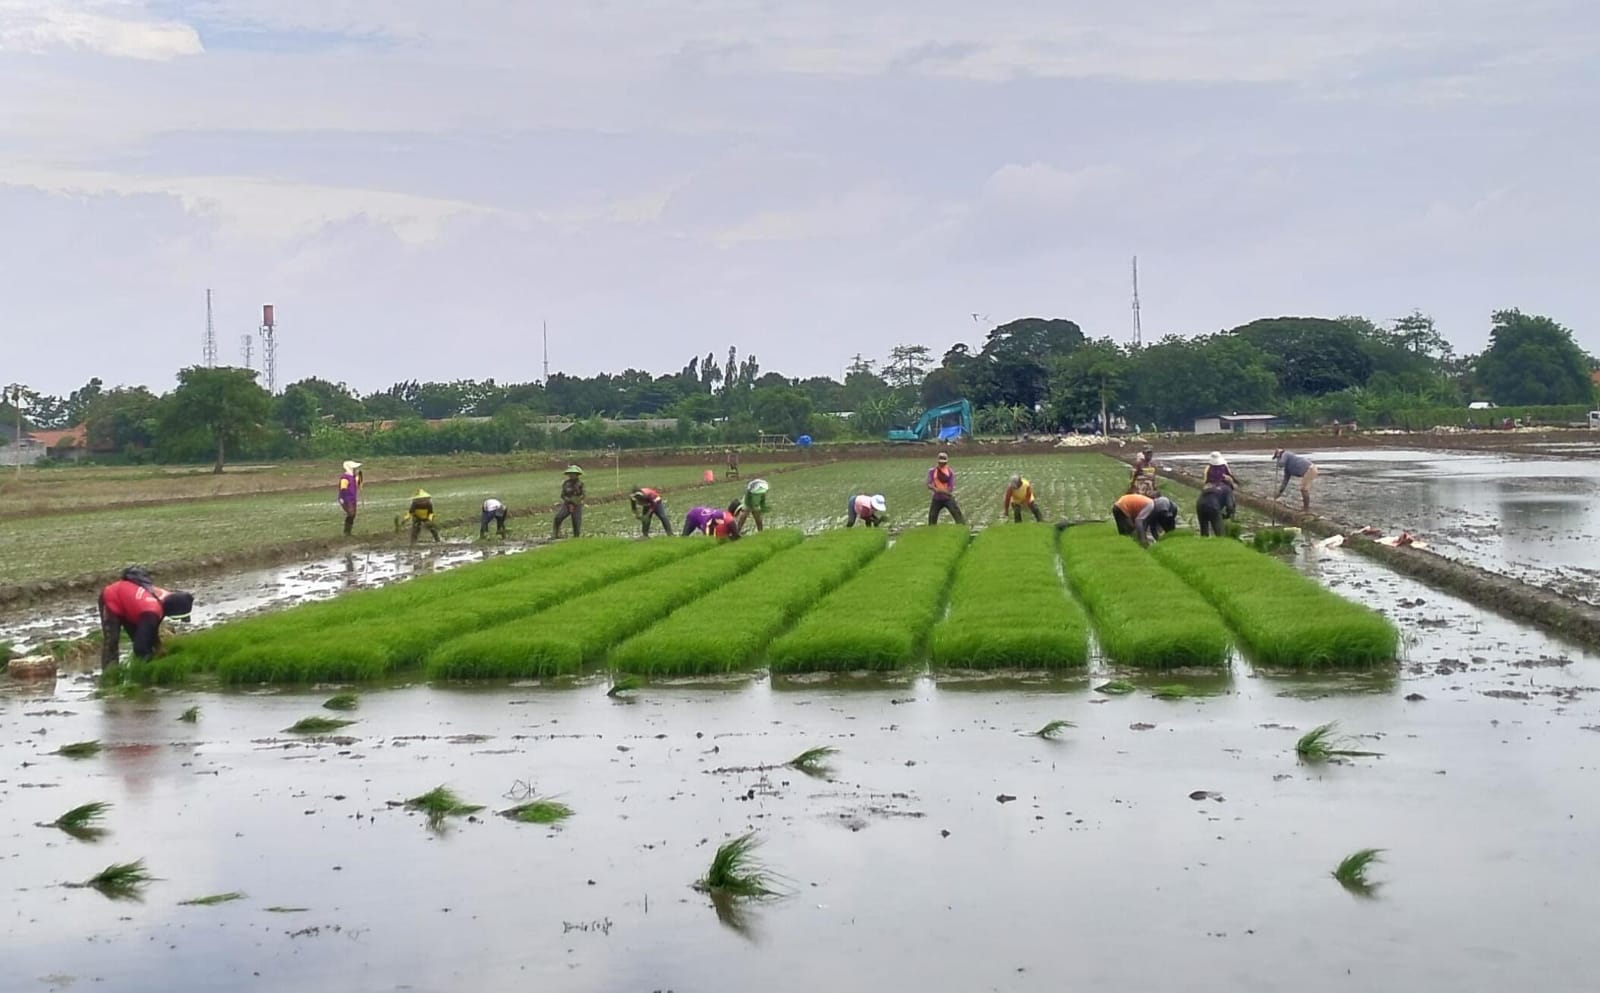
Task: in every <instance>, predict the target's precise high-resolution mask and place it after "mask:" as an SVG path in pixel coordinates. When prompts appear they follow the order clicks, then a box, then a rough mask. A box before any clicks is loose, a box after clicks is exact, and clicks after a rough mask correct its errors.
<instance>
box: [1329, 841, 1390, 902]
mask: <svg viewBox="0 0 1600 993" xmlns="http://www.w3.org/2000/svg"><path fill="white" fill-rule="evenodd" d="M1382 861H1383V849H1381V848H1363V849H1361V850H1360V851H1358V852H1355V853H1353V854H1351V855H1347V856H1345V857H1344V859H1343V860H1342V861H1341V862H1340V863H1339V865H1338V866H1337V867H1336V868H1335V869H1334V870H1333V873H1332V875H1333V878H1334V879H1337V880H1338V881H1339V885H1340V886H1343V887H1344V888H1345V889H1346V890H1347V891H1348V892H1350V893H1353V894H1355V895H1356V896H1361V897H1373V896H1377V895H1378V887H1379V886H1381V885H1383V884H1382V883H1375V882H1373V881H1372V880H1370V879H1368V878H1367V869H1368V868H1370V867H1371V866H1372V865H1373V864H1375V863H1378V862H1382Z"/></svg>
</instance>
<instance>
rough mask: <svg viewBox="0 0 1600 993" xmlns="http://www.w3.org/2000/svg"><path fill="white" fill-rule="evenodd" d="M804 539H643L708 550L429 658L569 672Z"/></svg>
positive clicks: (515, 673) (514, 673)
mask: <svg viewBox="0 0 1600 993" xmlns="http://www.w3.org/2000/svg"><path fill="white" fill-rule="evenodd" d="M800 540H801V535H800V533H799V532H797V531H789V530H782V531H780V530H768V531H765V532H762V533H760V534H757V535H754V536H752V537H749V538H745V539H744V540H742V541H738V542H730V543H728V544H723V545H716V546H715V547H714V548H713V543H711V542H709V541H701V542H692V541H682V542H648V543H641V546H640V547H641V548H642V549H650V548H657V547H676V548H700V549H711V550H710V551H706V552H701V553H700V554H696V555H693V556H692V557H690V558H688V559H687V560H684V561H678V562H674V563H672V564H671V565H666V566H663V567H661V568H660V569H657V570H654V571H652V572H650V573H649V574H646V575H642V576H638V577H637V578H635V579H632V580H630V581H628V582H624V583H620V584H617V585H615V586H610V587H602V588H601V589H598V590H595V591H594V592H592V593H586V594H584V595H582V596H576V597H573V598H571V599H569V600H566V601H565V602H563V603H561V604H559V605H557V606H554V607H551V608H550V609H549V610H545V611H541V612H540V613H537V614H534V615H533V616H531V617H522V618H520V619H518V620H514V621H510V622H508V623H505V624H499V625H496V626H494V627H490V628H487V629H485V630H481V631H475V632H473V633H471V634H465V635H462V636H461V637H459V638H455V639H452V640H450V641H447V642H445V643H444V644H443V645H440V646H439V647H438V648H437V649H436V650H435V651H433V652H431V653H430V654H429V656H428V660H427V672H428V674H429V675H430V676H432V677H435V678H453V679H463V678H480V679H481V678H500V679H515V678H526V677H531V676H554V675H572V674H575V673H577V672H578V671H580V670H581V669H582V668H583V666H584V665H585V664H587V663H590V662H594V661H597V660H598V659H600V658H601V657H602V656H603V655H604V653H605V651H606V650H607V649H609V648H611V647H612V646H613V645H615V644H617V643H618V642H620V641H622V640H623V639H625V638H627V637H628V636H629V635H631V634H633V633H635V632H637V631H640V630H642V629H644V628H646V627H648V626H649V625H650V623H651V622H652V621H654V620H656V619H658V618H661V617H663V616H666V615H668V614H670V613H672V611H674V610H676V609H677V608H679V607H681V606H683V605H684V604H686V603H690V602H692V601H694V600H696V599H698V598H699V597H701V596H704V595H706V594H708V593H711V592H713V591H715V590H719V589H721V588H722V587H723V586H725V585H726V584H728V583H729V582H732V581H733V580H735V579H737V578H738V577H739V576H741V575H743V574H744V573H746V572H748V571H749V570H750V569H751V568H753V567H755V566H756V565H758V564H760V563H761V562H762V561H764V560H765V559H767V558H768V557H769V556H771V555H773V554H775V553H777V552H779V551H782V550H783V549H785V548H790V547H793V546H794V545H796V544H798V543H799V542H800Z"/></svg>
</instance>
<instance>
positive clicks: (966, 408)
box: [889, 400, 972, 441]
mask: <svg viewBox="0 0 1600 993" xmlns="http://www.w3.org/2000/svg"><path fill="white" fill-rule="evenodd" d="M963 434H965V435H967V436H969V437H970V436H971V435H972V404H970V403H968V402H967V401H965V400H957V401H956V402H955V403H947V404H944V405H943V406H940V407H930V408H928V409H927V410H925V411H923V412H922V416H921V417H919V418H917V423H915V424H913V425H912V426H911V427H909V428H895V429H894V430H893V431H890V432H889V440H890V441H931V440H933V439H934V438H938V439H939V440H940V441H950V440H951V439H953V438H959V437H961V436H962V435H963Z"/></svg>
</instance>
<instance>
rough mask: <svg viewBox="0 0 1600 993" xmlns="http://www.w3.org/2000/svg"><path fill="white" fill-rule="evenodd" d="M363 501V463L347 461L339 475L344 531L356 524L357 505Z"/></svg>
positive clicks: (346, 532) (348, 530)
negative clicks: (342, 472) (342, 473)
mask: <svg viewBox="0 0 1600 993" xmlns="http://www.w3.org/2000/svg"><path fill="white" fill-rule="evenodd" d="M360 501H361V463H360V462H346V463H345V464H344V475H342V476H340V477H339V507H340V509H341V510H343V511H344V533H345V534H346V535H348V534H349V533H350V529H351V528H353V527H355V526H356V506H357V505H358V504H359V503H360Z"/></svg>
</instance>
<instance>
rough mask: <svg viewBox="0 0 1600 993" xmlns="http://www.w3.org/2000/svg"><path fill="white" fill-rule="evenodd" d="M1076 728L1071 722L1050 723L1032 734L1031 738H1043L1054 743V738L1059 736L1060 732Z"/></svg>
mask: <svg viewBox="0 0 1600 993" xmlns="http://www.w3.org/2000/svg"><path fill="white" fill-rule="evenodd" d="M1077 726H1078V725H1076V724H1074V723H1072V722H1071V721H1051V722H1050V723H1048V724H1046V725H1045V726H1044V727H1042V728H1040V729H1039V730H1037V731H1035V732H1033V734H1032V737H1034V738H1044V739H1045V740H1046V741H1054V740H1055V739H1056V738H1059V737H1060V736H1061V732H1063V731H1066V730H1067V729H1069V728H1075V727H1077Z"/></svg>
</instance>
